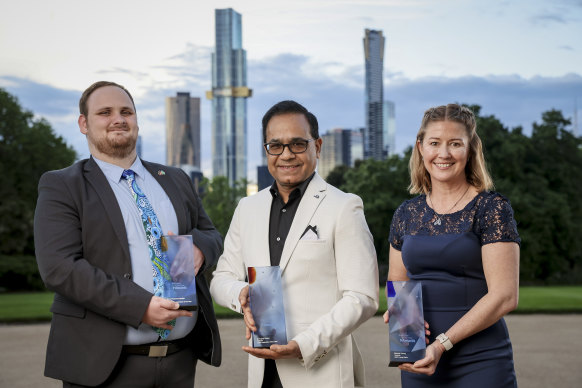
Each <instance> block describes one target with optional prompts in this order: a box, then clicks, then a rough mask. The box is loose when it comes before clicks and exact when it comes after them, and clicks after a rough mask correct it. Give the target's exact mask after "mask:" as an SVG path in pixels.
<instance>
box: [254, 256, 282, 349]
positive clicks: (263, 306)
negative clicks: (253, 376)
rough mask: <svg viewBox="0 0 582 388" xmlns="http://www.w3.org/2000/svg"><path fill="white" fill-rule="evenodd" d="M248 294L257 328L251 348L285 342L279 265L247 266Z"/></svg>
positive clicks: (266, 346)
mask: <svg viewBox="0 0 582 388" xmlns="http://www.w3.org/2000/svg"><path fill="white" fill-rule="evenodd" d="M248 276H249V298H250V307H251V312H252V313H253V318H254V319H255V324H256V326H257V331H256V332H254V333H252V342H253V348H268V347H270V346H271V345H286V344H287V331H286V328H285V308H284V306H283V293H282V288H281V267H279V266H278V265H276V266H269V267H249V268H248Z"/></svg>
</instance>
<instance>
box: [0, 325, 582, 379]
mask: <svg viewBox="0 0 582 388" xmlns="http://www.w3.org/2000/svg"><path fill="white" fill-rule="evenodd" d="M506 320H507V325H508V327H509V332H510V336H511V339H512V342H513V349H514V358H515V367H516V372H517V378H518V383H519V386H520V387H525V388H538V387H539V388H546V387H560V388H569V387H580V386H581V381H582V356H581V355H580V349H582V315H510V316H509V317H508V318H507V319H506ZM219 325H220V330H221V336H222V341H223V362H222V366H221V367H220V368H213V367H209V366H208V365H206V364H203V363H199V364H198V371H197V374H196V387H198V388H214V387H216V388H223V387H245V386H246V381H247V377H246V353H244V352H243V351H242V350H240V347H241V346H242V345H243V344H244V342H245V341H244V337H243V335H244V331H243V326H242V325H243V323H242V321H241V320H238V319H234V320H221V321H219ZM48 332H49V324H46V323H45V324H31V325H1V326H0V344H2V349H1V350H0V388H4V387H6V388H8V387H10V388H20V387H22V388H31V387H47V388H52V387H55V388H56V387H61V384H60V382H58V381H55V380H52V379H48V378H46V377H44V376H43V368H44V355H45V347H46V342H47V337H48ZM355 336H356V339H357V341H358V344H359V347H360V349H361V351H362V353H363V356H364V362H365V364H366V378H367V381H368V384H367V387H369V388H380V387H399V386H400V378H399V372H398V369H396V368H388V367H387V366H386V364H387V359H388V350H387V349H388V338H387V330H386V327H385V326H384V324H383V323H382V318H380V317H375V318H372V319H371V320H369V321H368V322H366V323H365V324H364V325H362V327H361V328H359V329H358V330H357V331H356V333H355ZM306 388H307V387H306Z"/></svg>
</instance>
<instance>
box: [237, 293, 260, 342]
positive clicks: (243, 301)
mask: <svg viewBox="0 0 582 388" xmlns="http://www.w3.org/2000/svg"><path fill="white" fill-rule="evenodd" d="M238 300H239V302H240V307H241V309H242V312H243V317H244V320H245V326H246V339H247V340H248V339H251V331H252V332H255V331H257V326H256V324H255V319H254V318H253V313H252V312H251V305H250V299H249V286H246V287H245V288H243V289H242V290H240V294H239V296H238Z"/></svg>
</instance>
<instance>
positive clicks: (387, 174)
mask: <svg viewBox="0 0 582 388" xmlns="http://www.w3.org/2000/svg"><path fill="white" fill-rule="evenodd" d="M411 152H412V149H411V148H409V149H408V150H407V151H406V152H405V155H404V156H403V157H401V156H398V155H394V156H391V157H390V158H389V159H387V160H384V161H377V160H372V159H370V160H365V161H362V162H360V163H357V164H356V167H354V168H352V169H349V170H348V171H346V173H345V175H344V179H345V183H344V184H343V185H342V186H341V187H340V188H341V189H342V190H344V191H346V192H349V193H354V194H357V195H359V196H360V197H361V198H362V201H363V202H364V213H365V215H366V221H367V223H368V227H369V228H370V232H371V233H372V236H373V238H374V246H375V247H376V253H377V255H378V264H379V268H380V279H382V280H385V279H386V275H387V269H388V266H387V265H388V252H389V248H390V245H389V243H388V234H389V232H390V223H391V222H392V216H393V215H394V212H395V211H396V209H397V208H398V206H399V205H400V204H401V203H402V201H404V200H405V199H408V198H410V195H409V194H408V190H407V187H408V184H409V181H410V179H409V175H408V159H409V158H410V154H411Z"/></svg>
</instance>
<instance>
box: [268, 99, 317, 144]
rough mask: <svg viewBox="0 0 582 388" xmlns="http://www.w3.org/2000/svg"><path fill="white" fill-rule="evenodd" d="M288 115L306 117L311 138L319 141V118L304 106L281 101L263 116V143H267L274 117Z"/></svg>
mask: <svg viewBox="0 0 582 388" xmlns="http://www.w3.org/2000/svg"><path fill="white" fill-rule="evenodd" d="M286 113H299V114H302V115H304V116H305V118H306V119H307V122H308V123H309V129H310V131H309V132H310V134H311V137H312V138H314V139H319V126H318V124H317V117H315V115H314V114H313V113H311V112H310V111H308V110H307V109H306V108H305V107H304V106H303V105H301V104H299V103H298V102H295V101H292V100H285V101H280V102H278V103H276V104H275V105H273V106H272V107H271V109H269V110H268V111H267V113H265V115H264V116H263V142H264V143H265V142H266V141H267V125H268V124H269V121H271V119H272V118H273V117H274V116H278V115H283V114H286Z"/></svg>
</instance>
